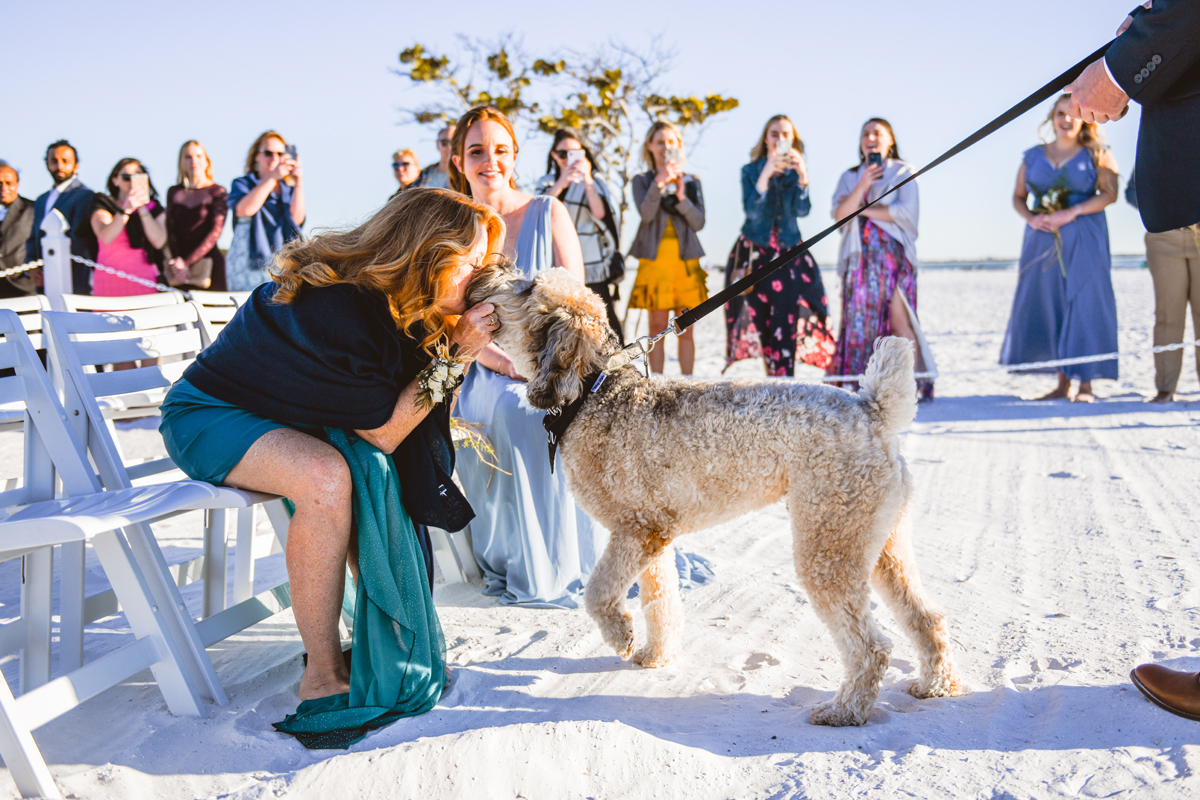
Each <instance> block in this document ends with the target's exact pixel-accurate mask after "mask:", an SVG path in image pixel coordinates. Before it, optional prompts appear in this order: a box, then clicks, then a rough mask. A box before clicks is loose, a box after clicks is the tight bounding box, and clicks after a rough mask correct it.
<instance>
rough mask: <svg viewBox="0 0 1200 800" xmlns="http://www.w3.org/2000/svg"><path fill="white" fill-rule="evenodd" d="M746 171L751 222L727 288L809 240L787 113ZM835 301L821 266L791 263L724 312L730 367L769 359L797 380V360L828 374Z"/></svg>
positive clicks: (804, 191) (773, 121)
mask: <svg viewBox="0 0 1200 800" xmlns="http://www.w3.org/2000/svg"><path fill="white" fill-rule="evenodd" d="M750 158H751V159H753V160H752V161H751V162H750V163H749V164H747V165H746V166H744V167H742V206H743V208H744V209H745V210H746V223H745V224H744V225H743V226H742V233H741V235H740V236H739V237H738V240H737V242H735V243H734V245H733V250H732V251H731V252H730V254H729V262H728V264H726V266H725V285H726V286H728V285H729V284H730V283H733V282H734V281H737V280H739V279H741V278H742V277H743V276H745V275H746V274H747V273H749V272H752V271H753V270H755V269H758V268H759V267H762V266H763V265H765V264H767V263H768V262H770V261H772V260H773V259H774V258H775V257H776V256H778V255H779V254H780V252H782V251H783V250H787V249H788V248H791V247H795V246H796V245H798V244H800V242H801V241H802V239H801V237H800V227H799V225H798V224H797V223H796V218H797V217H805V216H808V212H809V209H810V208H811V206H812V203H811V202H810V201H809V198H808V170H807V168H806V167H805V164H804V142H802V141H800V137H798V136H796V129H795V127H794V126H793V125H792V121H791V120H790V119H788V118H787V117H786V116H784V115H783V114H777V115H776V116H774V117H771V118H770V119H769V120H767V124H766V125H765V126H764V127H763V132H762V135H761V136H760V137H759V139H758V143H757V144H755V145H754V148H753V149H752V150H751V151H750ZM827 318H828V301H827V300H826V298H825V287H824V285H823V284H822V283H821V272H820V270H819V269H817V262H816V261H814V260H813V257H812V256H811V255H809V254H808V253H805V254H803V255H801V256H798V257H797V258H794V259H792V261H790V262H789V263H788V264H787V265H786V266H784V267H783V268H782V269H781V270H779V271H778V272H776V273H775V275H774V276H772V277H771V278H770V279H769V280H767V281H765V282H763V283H760V284H758V285H756V286H755V287H754V288H753V289H751V290H750V291H749V292H748V293H746V294H744V295H742V296H741V297H736V298H734V299H733V300H731V301H729V303H727V304H726V306H725V330H726V331H727V333H728V338H727V340H726V346H725V368H726V369H728V368H729V366H730V365H731V364H733V363H734V362H735V361H740V360H742V359H744V358H758V357H759V356H762V358H763V360H764V361H765V362H766V367H767V374H768V375H788V376H791V375H795V372H796V360H797V358H799V360H800V361H802V362H803V363H805V364H809V365H811V366H814V367H819V368H821V369H824V368H825V367H826V366H827V365H828V364H829V362H830V360H831V359H832V357H833V353H834V351H835V349H836V347H835V345H834V342H833V336H832V335H831V334H830V333H829V330H828V328H827V327H826V320H827Z"/></svg>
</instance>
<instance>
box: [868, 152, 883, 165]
mask: <svg viewBox="0 0 1200 800" xmlns="http://www.w3.org/2000/svg"><path fill="white" fill-rule="evenodd" d="M867 166H868V167H874V166H883V153H867Z"/></svg>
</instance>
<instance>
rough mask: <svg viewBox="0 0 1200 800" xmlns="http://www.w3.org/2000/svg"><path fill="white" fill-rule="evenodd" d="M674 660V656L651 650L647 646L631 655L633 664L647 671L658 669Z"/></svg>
mask: <svg viewBox="0 0 1200 800" xmlns="http://www.w3.org/2000/svg"><path fill="white" fill-rule="evenodd" d="M674 660H675V654H674V653H670V652H666V651H657V650H653V649H651V648H650V647H649V646H648V645H647V646H646V647H643V648H642V649H641V650H638V651H637V652H636V653H634V654H633V663H635V664H638V665H640V666H643V667H646V668H647V669H659V668H661V667H665V666H667V665H668V664H670V663H671V662H672V661H674Z"/></svg>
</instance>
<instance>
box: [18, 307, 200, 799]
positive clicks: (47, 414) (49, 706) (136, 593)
mask: <svg viewBox="0 0 1200 800" xmlns="http://www.w3.org/2000/svg"><path fill="white" fill-rule="evenodd" d="M0 335H3V337H4V340H3V342H0V369H11V370H14V371H15V374H13V375H10V376H7V377H0V400H3V401H4V402H5V403H17V404H20V405H21V406H22V408H23V411H22V414H23V424H24V468H23V480H22V485H21V486H20V487H18V488H16V489H11V490H8V491H5V492H0V508H3V509H4V511H3V512H0V561H7V560H10V559H14V558H21V559H22V565H21V566H22V586H21V616H20V617H18V618H17V619H16V620H12V621H9V622H6V623H3V624H0V655H3V654H7V653H11V652H14V651H16V652H18V653H19V658H20V662H19V667H20V681H19V689H18V691H19V694H20V696H19V697H17V696H14V694H13V692H12V690H11V688H10V686H9V683H8V681H7V679H5V677H4V675H3V673H0V756H2V757H3V759H4V763H5V764H6V765H7V767H8V769H9V771H10V773H11V774H12V776H13V779H14V780H15V782H16V784H17V788H18V790H19V791H20V792H21V795H22V796H23V797H51V798H59V797H61V795H60V794H59V792H58V790H57V788H56V787H55V785H54V782H53V779H52V778H51V775H50V771H49V769H48V768H47V767H46V763H45V760H44V759H43V758H42V756H41V753H40V751H39V750H38V747H37V744H36V743H35V742H34V740H33V735H32V732H33V731H34V730H36V729H37V728H39V727H40V726H42V725H44V724H45V723H47V722H49V721H50V720H52V719H55V718H56V717H59V716H61V715H62V714H64V713H65V712H67V711H69V710H70V709H72V708H74V707H75V706H77V705H79V704H80V703H82V702H84V701H85V700H87V699H88V698H90V697H92V696H94V695H96V694H98V693H99V692H101V691H103V690H104V689H107V688H109V687H110V686H113V685H115V684H117V683H120V682H121V681H123V680H125V679H127V678H129V677H130V676H132V675H134V674H136V673H138V672H140V671H142V670H143V669H145V668H147V667H149V668H150V669H151V671H152V673H153V675H154V678H155V680H156V681H157V683H158V686H159V688H160V690H161V691H162V694H163V698H164V699H165V700H166V702H167V706H168V708H169V709H170V710H171V713H173V714H190V715H203V713H204V711H203V706H202V705H201V700H200V694H199V693H198V691H197V688H196V687H197V682H196V678H197V676H198V675H200V673H201V672H202V670H200V669H199V667H198V665H197V664H196V663H194V660H193V659H190V658H189V656H188V653H187V650H188V648H187V647H186V646H184V645H183V642H182V641H181V640H182V639H184V638H186V636H187V635H188V633H189V631H191V632H192V633H194V631H192V629H191V626H190V620H189V619H188V617H187V614H186V609H185V607H184V606H183V603H182V601H181V600H180V597H179V593H178V590H177V589H176V588H175V586H174V584H173V583H172V582H171V581H170V580H169V579H168V576H167V574H166V572H165V571H162V570H160V569H158V567H157V565H156V563H155V559H154V558H153V552H154V551H155V550H156V548H154V547H153V546H152V544H151V543H152V541H153V540H152V539H151V538H150V532H149V530H148V528H147V527H146V525H145V524H144V523H147V522H150V521H152V520H156V519H162V518H164V517H168V516H173V515H175V514H177V513H181V512H183V511H185V510H189V509H193V508H200V507H203V506H204V505H205V504H206V503H209V502H211V501H212V500H213V498H214V496H215V495H216V490H214V489H213V487H211V486H209V485H208V484H204V483H200V482H198V481H181V482H177V483H171V484H159V485H155V486H149V487H138V488H128V489H123V490H117V491H110V492H104V491H102V490H101V486H100V484H99V481H98V480H97V478H96V475H95V473H94V472H93V471H92V469H91V467H90V465H89V464H88V462H87V452H86V450H85V448H84V446H83V444H82V442H80V440H79V439H78V438H77V437H76V436H75V433H74V431H73V430H72V429H71V427H70V426H69V425H68V424H67V422H66V420H67V414H66V411H65V410H64V409H63V407H62V406H61V405H60V404H59V402H58V398H57V396H56V394H55V392H54V389H53V387H52V386H51V384H50V381H49V378H48V376H47V375H46V373H45V371H44V370H43V368H42V365H41V361H40V359H39V358H38V355H37V353H36V351H35V350H34V348H33V344H32V342H31V341H30V339H29V337H28V336H27V335H26V334H25V331H24V325H23V323H22V322H21V320H20V319H19V318H18V316H17V314H16V313H14V312H13V311H11V310H7V309H0ZM56 478H57V479H58V480H61V482H62V487H63V490H64V491H65V492H66V493H67V494H68V495H69V497H64V498H58V499H54V495H55V491H54V487H55V481H56ZM84 542H88V543H91V545H92V547H93V549H94V550H95V552H96V554H97V556H98V558H99V561H100V565H101V567H102V569H103V570H104V572H105V574H106V575H107V577H108V580H109V581H110V582H111V584H112V586H113V587H114V589H115V590H116V593H117V598H118V600H119V601H120V604H121V607H122V608H123V609H124V611H125V615H126V618H127V621H128V623H129V625H130V627H131V628H132V630H133V633H134V637H135V638H134V641H133V642H132V643H130V644H128V645H126V646H124V647H122V648H120V649H117V650H114V651H112V652H110V653H107V654H106V655H104V656H102V657H100V658H97V659H95V660H94V661H92V662H90V663H89V664H87V665H86V666H81V667H77V668H73V669H70V670H68V671H67V673H66V674H64V675H61V676H60V677H58V678H56V679H54V680H50V679H49V678H50V661H51V604H52V599H53V598H52V596H51V595H52V578H53V558H54V557H53V548H54V546H56V545H71V544H82V543H84ZM216 688H217V690H218V691H219V690H220V686H219V684H217V685H216ZM206 693H207V694H211V692H206Z"/></svg>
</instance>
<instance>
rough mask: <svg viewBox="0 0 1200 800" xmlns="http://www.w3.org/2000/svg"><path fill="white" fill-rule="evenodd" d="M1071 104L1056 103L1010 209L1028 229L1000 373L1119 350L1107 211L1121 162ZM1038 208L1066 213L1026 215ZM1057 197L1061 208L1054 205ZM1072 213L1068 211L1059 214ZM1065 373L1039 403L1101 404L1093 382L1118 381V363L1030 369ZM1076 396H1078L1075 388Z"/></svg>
mask: <svg viewBox="0 0 1200 800" xmlns="http://www.w3.org/2000/svg"><path fill="white" fill-rule="evenodd" d="M1070 99H1071V96H1070V95H1067V94H1065V95H1062V96H1061V97H1059V98H1058V100H1057V101H1055V103H1054V107H1053V109H1052V110H1051V111H1050V114H1049V116H1048V117H1047V119H1046V123H1043V124H1049V125H1051V126H1052V128H1053V132H1054V141H1052V142H1050V143H1049V144H1045V145H1040V146H1038V147H1033V148H1030V149H1029V150H1026V151H1025V156H1024V159H1023V162H1022V164H1021V169H1020V171H1019V172H1018V173H1017V188H1016V190H1015V191H1014V192H1013V206H1014V207H1015V208H1016V210H1017V213H1018V214H1020V215H1021V217H1022V218H1023V219H1024V220H1025V222H1026V223H1027V224H1026V228H1025V242H1024V245H1023V246H1022V248H1021V261H1020V266H1019V269H1020V275H1019V277H1018V279H1017V291H1016V295H1015V296H1014V297H1013V306H1012V315H1011V316H1010V317H1009V320H1008V331H1007V333H1006V334H1005V336H1004V345H1003V347H1002V348H1001V351H1000V363H1001V364H1023V363H1028V362H1031V361H1053V360H1057V359H1065V358H1077V357H1080V356H1091V355H1099V354H1102V353H1115V352H1116V351H1117V303H1116V298H1115V297H1114V296H1113V288H1112V274H1111V272H1112V258H1111V256H1110V255H1109V250H1108V223H1107V221H1106V220H1105V217H1104V208H1105V206H1108V205H1110V204H1112V203H1114V202H1116V200H1117V163H1116V160H1115V159H1114V158H1113V156H1112V153H1111V151H1109V150H1108V148H1107V147H1105V146H1104V143H1103V138H1102V137H1101V134H1100V130H1099V126H1097V125H1096V124H1095V123H1084V122H1083V121H1081V120H1079V119H1076V118H1074V117H1072V116H1070V115H1069V114H1068V113H1067V105H1068V103H1069V102H1070ZM1031 192H1033V193H1036V194H1035V200H1038V199H1042V200H1043V202H1046V201H1047V200H1049V201H1051V205H1052V207H1055V206H1058V207H1061V208H1060V210H1056V211H1053V212H1052V213H1036V212H1034V211H1031V210H1030V208H1029V202H1028V198H1029V195H1030V193H1031ZM1056 197H1060V198H1062V200H1060V201H1059V202H1058V203H1053V200H1054V198H1056ZM1062 206H1065V207H1062ZM1055 371H1057V373H1058V386H1057V387H1056V388H1055V389H1054V390H1053V391H1051V392H1049V393H1048V394H1046V395H1043V396H1042V397H1039V398H1038V399H1039V400H1055V399H1059V398H1067V397H1070V398H1071V399H1072V400H1075V401H1077V402H1083V403H1090V402H1093V401H1094V400H1095V395H1094V394H1093V393H1092V381H1093V380H1094V379H1096V378H1109V379H1116V377H1117V361H1116V360H1115V359H1112V360H1108V361H1096V362H1092V363H1089V364H1078V365H1074V366H1067V367H1062V368H1060V369H1058V370H1054V369H1053V368H1048V369H1040V370H1030V372H1055ZM1072 379H1074V380H1078V381H1079V390H1078V392H1076V394H1075V395H1074V396H1072V395H1071V391H1070V390H1071V380H1072Z"/></svg>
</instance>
